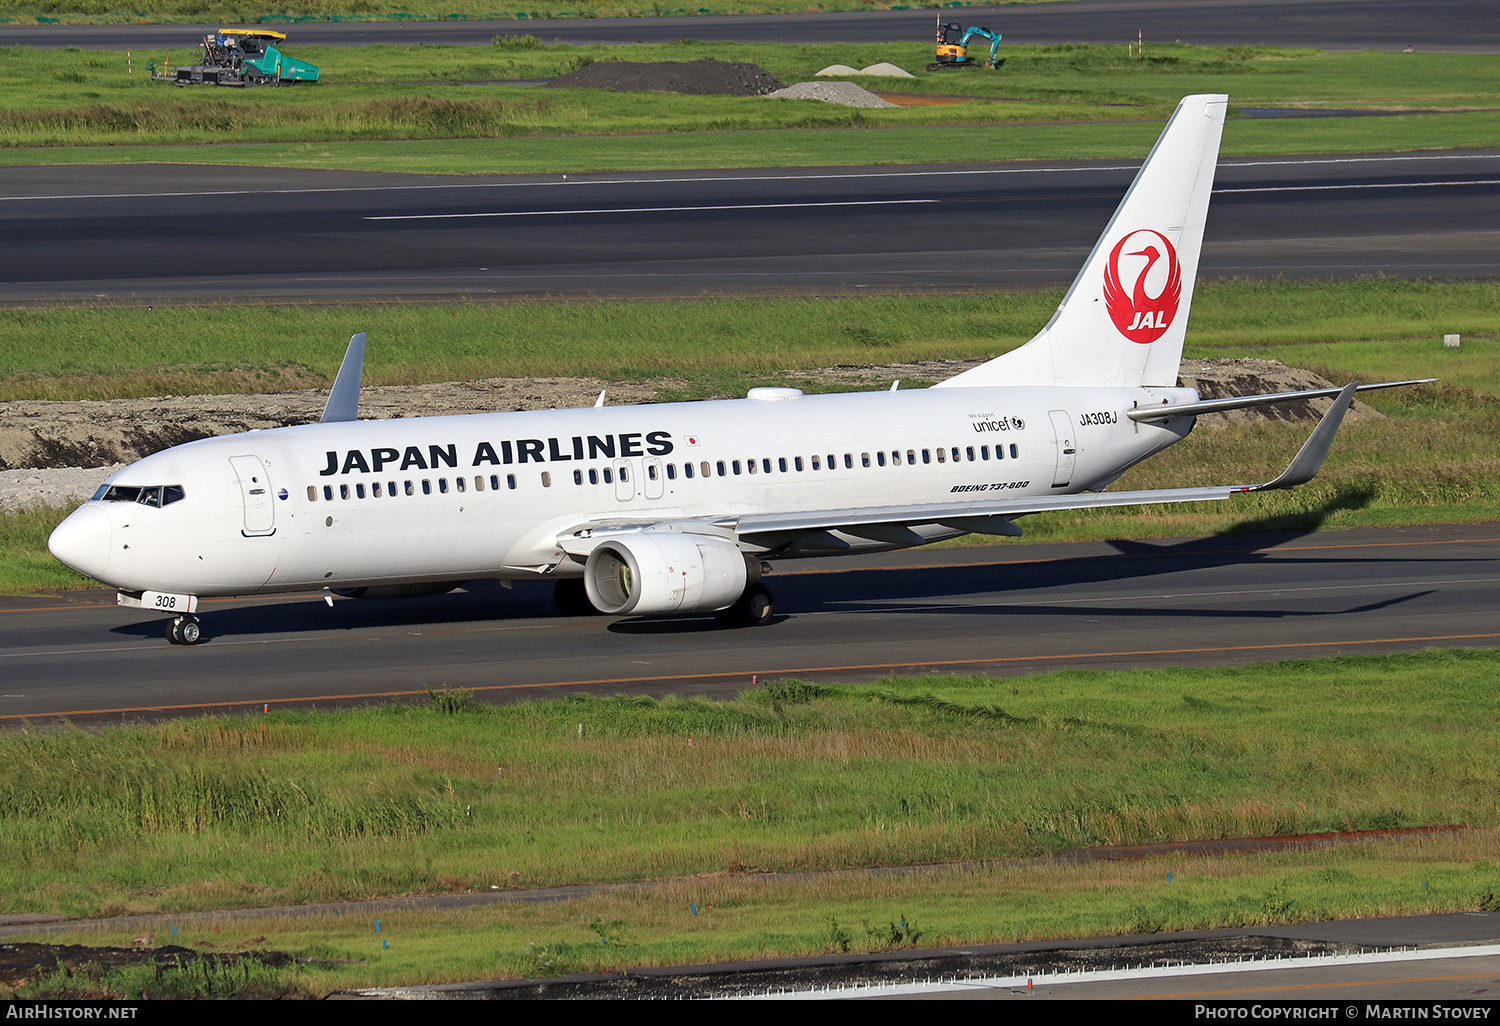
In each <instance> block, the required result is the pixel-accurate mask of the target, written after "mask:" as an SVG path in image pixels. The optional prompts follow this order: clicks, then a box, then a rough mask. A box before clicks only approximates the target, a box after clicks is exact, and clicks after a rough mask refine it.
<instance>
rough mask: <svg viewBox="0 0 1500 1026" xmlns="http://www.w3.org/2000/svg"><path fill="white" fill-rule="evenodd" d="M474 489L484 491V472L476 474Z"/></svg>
mask: <svg viewBox="0 0 1500 1026" xmlns="http://www.w3.org/2000/svg"><path fill="white" fill-rule="evenodd" d="M474 490H475V491H476V492H482V491H484V475H483V474H475V475H474Z"/></svg>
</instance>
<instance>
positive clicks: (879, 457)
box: [866, 449, 885, 467]
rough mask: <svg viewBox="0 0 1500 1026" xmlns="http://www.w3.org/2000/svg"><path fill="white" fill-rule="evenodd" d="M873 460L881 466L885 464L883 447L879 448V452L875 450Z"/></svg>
mask: <svg viewBox="0 0 1500 1026" xmlns="http://www.w3.org/2000/svg"><path fill="white" fill-rule="evenodd" d="M875 462H876V463H878V464H880V465H881V466H882V467H883V466H885V450H884V449H882V450H880V451H879V452H877V453H876V454H875ZM868 465H869V464H866V466H868Z"/></svg>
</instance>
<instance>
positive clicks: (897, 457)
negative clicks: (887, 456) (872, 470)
mask: <svg viewBox="0 0 1500 1026" xmlns="http://www.w3.org/2000/svg"><path fill="white" fill-rule="evenodd" d="M891 466H893V467H899V466H901V450H900V449H892V450H891Z"/></svg>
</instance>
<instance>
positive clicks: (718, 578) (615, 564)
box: [583, 532, 759, 614]
mask: <svg viewBox="0 0 1500 1026" xmlns="http://www.w3.org/2000/svg"><path fill="white" fill-rule="evenodd" d="M756 570H757V571H758V570H759V564H756ZM757 576H758V573H757ZM750 577H751V572H750V565H749V563H748V561H747V560H746V558H745V555H744V553H742V552H741V551H740V550H739V548H738V547H736V546H735V545H732V544H730V543H729V542H727V541H723V540H721V539H719V538H711V537H708V536H705V535H698V534H673V533H668V532H659V533H657V532H653V533H650V534H640V535H635V536H632V537H630V538H628V539H623V538H612V539H610V540H608V541H603V542H600V543H599V545H598V546H597V547H596V548H595V549H594V550H593V551H592V552H590V553H589V558H588V562H587V563H585V564H584V568H583V585H584V588H585V589H586V590H587V591H588V596H589V601H590V602H592V603H593V604H594V608H596V609H598V610H599V611H600V612H603V613H610V614H623V613H693V612H709V611H712V610H718V609H725V608H727V607H728V606H730V605H732V604H733V603H734V602H735V600H736V599H738V598H739V597H740V596H741V595H742V594H744V591H745V587H746V586H747V585H748V584H752V583H754V582H753V581H751V579H750Z"/></svg>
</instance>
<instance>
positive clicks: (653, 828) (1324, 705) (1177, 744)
mask: <svg viewBox="0 0 1500 1026" xmlns="http://www.w3.org/2000/svg"><path fill="white" fill-rule="evenodd" d="M1497 670H1500V652H1486V651H1478V652H1476V651H1461V650H1444V651H1438V652H1430V653H1424V654H1417V655H1401V656H1381V657H1366V658H1340V659H1326V660H1308V661H1298V662H1290V663H1281V664H1274V665H1262V666H1251V667H1244V668H1237V669H1224V668H1214V669H1191V670H1188V669H1163V670H1141V671H1131V672H1128V673H1107V672H1093V671H1087V672H1086V671H1067V672H1062V673H1054V674H1046V675H1035V676H1028V677H1020V678H991V677H923V678H891V679H888V680H885V681H882V682H879V683H876V684H873V685H828V684H823V685H807V684H800V683H797V682H778V683H777V684H774V685H772V686H770V687H768V688H766V689H763V690H760V691H756V692H747V693H746V694H744V695H742V696H741V697H740V698H739V699H737V700H735V701H729V702H713V701H707V700H701V699H691V700H687V699H665V700H663V701H661V702H656V701H652V700H650V699H627V698H615V699H588V698H573V699H560V700H554V701H547V702H534V703H522V704H519V705H511V706H502V707H486V706H479V707H477V708H475V709H472V710H470V711H468V712H462V713H458V714H452V715H445V714H443V713H441V712H438V711H436V710H435V709H432V708H415V707H410V706H408V707H392V708H384V709H370V710H364V711H347V712H336V713H290V712H282V713H274V714H271V715H268V716H255V717H247V718H225V717H215V718H207V719H201V720H184V721H177V722H174V723H170V724H166V725H162V726H158V727H133V728H111V729H108V730H105V731H103V732H102V733H101V734H99V735H91V734H85V733H83V732H78V731H56V730H54V731H44V732H40V733H27V734H24V735H10V736H7V737H4V738H0V894H3V895H4V899H3V902H4V904H3V907H4V909H5V911H7V912H21V911H49V912H64V913H70V914H76V915H94V914H100V913H105V914H120V913H126V912H146V911H159V912H167V913H170V912H173V911H184V912H185V911H188V910H192V909H214V908H240V907H254V906H258V905H271V904H279V903H284V902H305V901H319V900H329V899H335V898H363V897H374V896H378V895H387V894H406V893H444V892H462V891H487V890H489V889H490V888H491V887H500V888H513V887H532V886H543V885H547V884H555V883H570V882H585V881H610V880H633V879H645V878H661V877H670V878H679V879H680V880H681V882H679V883H675V884H672V885H671V886H669V887H667V888H666V889H664V890H663V891H661V892H659V893H654V894H643V895H616V896H612V897H604V898H598V899H589V900H588V901H585V902H579V903H575V904H572V905H569V906H564V907H562V908H548V909H539V908H532V907H524V908H509V907H506V908H497V909H488V910H478V911H471V912H467V913H462V914H460V915H459V918H460V919H461V920H462V922H463V925H464V926H465V927H466V928H465V929H462V930H457V931H455V930H454V929H453V927H454V926H455V925H457V924H456V922H455V919H454V917H453V914H451V913H443V914H441V915H435V914H427V913H402V914H398V915H394V916H382V917H381V918H382V934H381V937H380V938H376V937H375V936H374V933H373V923H372V922H365V921H364V919H355V920H352V921H350V920H344V921H338V922H335V921H332V920H323V921H314V922H311V923H309V922H307V921H305V920H300V919H299V920H296V921H290V920H283V921H281V922H280V923H279V924H278V923H269V924H267V923H261V922H253V923H234V924H231V925H228V927H227V929H226V936H224V937H218V935H217V934H216V933H215V934H213V936H215V937H216V938H217V939H216V941H215V943H216V944H218V945H220V946H221V947H222V946H227V945H228V944H229V943H231V941H230V939H229V937H230V936H250V931H254V932H255V933H259V934H269V932H271V931H273V930H274V932H276V933H277V935H278V940H277V943H278V944H283V943H284V944H287V945H290V946H292V947H294V948H307V949H311V948H312V947H314V946H315V945H321V946H322V950H323V951H324V952H325V954H324V956H323V957H333V958H349V957H354V958H356V959H357V960H358V962H359V965H357V966H355V967H352V968H350V969H348V970H341V971H339V972H338V973H335V974H334V976H333V977H330V978H328V979H336V980H341V981H344V983H343V984H342V985H354V984H353V983H352V982H349V981H373V982H386V983H393V982H398V981H406V982H412V981H415V980H434V979H452V978H462V977H465V976H471V977H472V976H479V975H519V974H525V973H528V972H535V971H537V966H538V962H539V961H545V960H547V959H549V958H550V959H553V960H554V961H555V962H560V963H563V964H562V965H560V966H559V968H591V967H595V966H598V965H610V964H612V965H633V964H655V963H662V962H691V961H705V960H710V959H714V958H727V957H748V956H754V955H765V954H774V953H792V952H798V951H820V950H830V948H831V947H832V946H834V945H835V940H834V939H833V937H832V936H831V932H830V929H829V925H828V919H829V918H830V917H831V918H833V919H835V920H837V921H838V922H840V923H843V924H846V925H849V926H854V927H855V933H856V935H858V936H859V937H860V938H861V939H862V940H863V944H862V945H861V946H868V945H869V943H870V941H869V939H868V937H867V936H866V935H864V931H863V930H862V929H861V928H860V924H862V923H866V922H867V923H870V924H873V925H875V926H877V927H878V926H879V925H880V924H884V923H887V922H890V921H894V920H895V919H896V918H897V917H901V916H905V917H909V918H910V920H911V921H912V922H913V923H914V924H915V925H916V926H918V927H920V928H921V930H922V931H923V934H924V936H923V938H922V943H923V944H928V943H949V942H952V943H970V942H978V941H984V940H1011V939H1021V938H1037V937H1048V936H1079V935H1087V934H1090V933H1109V932H1131V931H1132V929H1135V928H1141V929H1145V930H1146V931H1147V932H1150V931H1152V930H1159V929H1184V928H1195V927H1206V926H1223V925H1245V924H1250V923H1256V922H1266V921H1287V920H1297V919H1302V918H1321V917H1326V916H1340V915H1373V914H1393V913H1395V912H1397V911H1423V910H1436V909H1458V908H1475V907H1479V904H1480V903H1482V901H1483V900H1485V899H1484V895H1485V894H1486V893H1489V894H1493V893H1495V891H1496V886H1495V884H1496V880H1495V876H1496V870H1495V869H1494V868H1493V866H1492V865H1490V864H1488V863H1484V864H1481V863H1479V862H1478V861H1477V860H1480V859H1493V857H1494V845H1495V840H1496V832H1495V830H1494V829H1493V828H1494V826H1495V825H1496V824H1497V821H1500V805H1497V802H1496V795H1497V794H1500V791H1497V790H1496V787H1495V783H1496V781H1495V770H1494V767H1495V765H1496V757H1497V755H1500V750H1497V744H1500V733H1497V730H1496V727H1495V724H1496V722H1497V713H1500V708H1497V703H1500V698H1497V696H1496V693H1495V690H1494V688H1493V687H1492V686H1491V685H1492V682H1493V679H1494V676H1495V673H1496V672H1497ZM479 690H480V692H481V697H482V692H483V689H482V688H481V689H479ZM1413 695H1420V696H1421V700H1420V701H1419V702H1413V701H1412V696H1413ZM580 724H581V725H582V727H583V731H582V736H580V735H579V725H580ZM689 738H691V739H692V741H691V743H689V740H688V739H689ZM1428 824H1467V825H1470V826H1473V827H1476V828H1480V829H1478V830H1476V831H1475V832H1474V833H1473V834H1472V836H1462V837H1459V838H1456V839H1448V840H1435V841H1428V842H1420V843H1415V844H1411V845H1407V846H1401V847H1399V848H1396V847H1392V848H1379V849H1374V848H1372V849H1360V850H1357V851H1348V850H1345V851H1342V852H1337V853H1320V854H1317V855H1305V854H1304V855H1287V856H1280V857H1277V858H1273V859H1263V860H1252V859H1231V860H1226V861H1223V862H1212V861H1204V860H1186V859H1175V860H1168V862H1167V864H1165V865H1164V864H1162V862H1159V861H1154V862H1152V863H1147V864H1143V865H1139V866H1127V867H1117V866H1110V867H1089V868H1085V869H1083V870H1079V869H1076V868H1073V867H1062V866H1038V867H1033V868H1031V869H1025V870H1017V869H1014V868H1006V869H1003V870H1000V869H997V870H993V871H984V872H980V873H965V874H961V875H955V874H937V875H934V876H923V877H915V878H908V879H904V880H900V881H891V880H880V881H875V882H869V881H867V882H859V881H857V880H856V881H853V882H851V881H849V880H847V879H843V880H816V879H815V880H810V881H804V882H800V883H786V884H780V885H776V886H772V887H765V886H763V885H761V884H759V883H754V882H753V881H752V880H749V879H746V878H744V877H742V876H741V875H740V874H742V873H744V872H745V871H747V870H806V869H839V868H852V867H860V866H872V865H882V864H897V863H908V862H934V863H936V862H944V861H948V860H975V859H1001V858H1015V857H1025V856H1035V855H1046V854H1051V853H1056V852H1059V851H1062V850H1064V849H1068V848H1072V847H1076V846H1084V845H1096V844H1128V843H1142V842H1147V841H1170V840H1184V839H1193V838H1200V837H1218V836H1241V835H1263V834H1273V833H1298V832H1308V831H1319V830H1337V829H1352V828H1371V827H1395V826H1408V825H1428ZM1184 863H1186V865H1184ZM1167 869H1175V871H1176V872H1175V875H1174V879H1175V881H1176V883H1175V884H1174V885H1171V886H1168V885H1166V883H1165V877H1166V870H1167ZM701 874H714V875H709V876H702V875H701ZM1424 880H1425V881H1428V882H1429V883H1430V884H1431V886H1430V887H1429V888H1427V889H1423V888H1422V887H1421V882H1422V881H1424ZM689 901H697V902H698V903H699V904H700V906H703V907H704V909H703V911H704V914H703V915H701V916H700V917H698V918H697V919H693V918H691V917H690V916H689V915H688V914H687V904H688V902H689ZM708 905H712V906H713V909H712V912H711V913H710V912H709V911H708V909H707V908H706V906H708ZM961 905H966V906H967V911H965V910H964V909H962V908H960V906H961ZM594 917H598V918H599V920H600V924H603V925H604V926H605V932H606V934H611V935H613V936H614V937H615V939H616V940H618V941H620V942H621V943H620V944H619V945H618V947H619V950H618V951H609V950H604V951H600V952H594V953H590V949H591V947H593V946H598V947H600V948H605V949H607V948H609V947H611V945H600V944H599V936H600V934H599V933H598V932H597V930H595V931H593V932H592V934H591V931H590V930H589V928H588V926H587V924H588V923H589V922H590V920H591V919H592V918H594ZM365 918H367V919H370V920H373V918H374V916H370V917H365ZM609 924H614V925H609ZM597 925H599V924H596V926H597ZM210 929H211V927H210V926H209V925H208V924H204V923H197V924H194V925H192V926H191V927H190V929H189V932H188V933H185V934H184V935H183V937H181V938H179V942H184V941H185V942H187V943H189V944H196V943H199V942H200V941H201V940H207V939H209V937H210ZM591 935H592V942H590V940H589V938H590V936H591ZM387 939H388V940H390V942H391V947H390V953H389V954H386V953H383V952H382V951H380V950H379V944H380V941H381V940H387ZM99 940H100V938H97V937H96V938H94V941H93V942H95V943H98V942H99ZM528 945H529V946H528ZM460 946H463V947H465V948H468V949H469V950H468V951H467V953H465V954H458V953H457V948H458V947H460ZM543 949H544V950H543ZM481 967H482V968H481ZM320 986H321V984H320Z"/></svg>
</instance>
